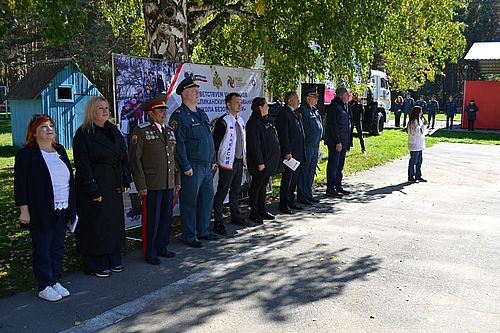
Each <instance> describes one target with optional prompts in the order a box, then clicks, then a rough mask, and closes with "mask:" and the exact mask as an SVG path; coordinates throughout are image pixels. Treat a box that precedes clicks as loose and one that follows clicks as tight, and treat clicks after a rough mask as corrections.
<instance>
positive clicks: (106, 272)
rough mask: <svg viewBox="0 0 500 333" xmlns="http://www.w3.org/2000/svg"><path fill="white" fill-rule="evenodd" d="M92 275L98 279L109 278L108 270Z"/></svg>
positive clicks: (109, 272)
mask: <svg viewBox="0 0 500 333" xmlns="http://www.w3.org/2000/svg"><path fill="white" fill-rule="evenodd" d="M93 275H95V276H97V277H100V278H107V277H110V276H111V271H110V270H109V269H104V270H102V271H100V272H95V273H93Z"/></svg>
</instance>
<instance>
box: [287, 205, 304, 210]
mask: <svg viewBox="0 0 500 333" xmlns="http://www.w3.org/2000/svg"><path fill="white" fill-rule="evenodd" d="M290 208H291V209H295V210H304V207H302V206H300V205H297V204H294V205H290Z"/></svg>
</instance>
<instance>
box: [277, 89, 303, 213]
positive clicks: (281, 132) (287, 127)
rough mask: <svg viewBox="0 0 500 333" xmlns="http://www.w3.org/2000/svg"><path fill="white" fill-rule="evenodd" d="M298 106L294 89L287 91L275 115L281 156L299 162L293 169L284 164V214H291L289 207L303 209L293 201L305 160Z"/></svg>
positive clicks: (282, 205)
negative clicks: (282, 105)
mask: <svg viewBox="0 0 500 333" xmlns="http://www.w3.org/2000/svg"><path fill="white" fill-rule="evenodd" d="M298 108H299V96H298V95H297V93H296V92H294V91H291V92H288V93H287V94H286V95H285V106H284V107H283V108H282V109H281V110H280V111H279V112H278V116H277V117H276V129H277V131H278V138H279V141H280V147H281V158H282V159H286V160H290V159H292V158H294V159H296V160H297V161H299V162H300V163H301V165H299V167H298V168H297V169H296V170H295V171H293V170H292V169H290V168H289V167H287V166H285V172H283V174H282V176H281V187H280V203H279V209H280V211H281V212H282V213H284V214H292V213H293V212H292V210H291V209H298V210H302V209H303V208H302V207H301V206H300V205H298V204H297V203H296V202H295V189H296V188H297V184H298V180H299V179H298V178H299V173H300V168H301V167H302V164H303V163H304V162H305V142H304V141H305V139H304V128H303V127H302V120H301V116H300V113H299V112H298V111H297V109H298Z"/></svg>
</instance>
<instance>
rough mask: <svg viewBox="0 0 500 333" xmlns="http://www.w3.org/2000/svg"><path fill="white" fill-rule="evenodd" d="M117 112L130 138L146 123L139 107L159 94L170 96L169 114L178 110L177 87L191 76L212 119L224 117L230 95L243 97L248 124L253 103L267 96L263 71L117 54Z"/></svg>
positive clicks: (244, 117)
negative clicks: (135, 128)
mask: <svg viewBox="0 0 500 333" xmlns="http://www.w3.org/2000/svg"><path fill="white" fill-rule="evenodd" d="M114 70H115V72H114V74H115V88H116V90H115V91H116V109H117V110H118V115H119V121H118V123H119V125H120V129H121V131H122V133H123V135H124V136H125V137H127V136H130V133H132V131H133V129H134V127H135V126H137V125H138V124H140V123H142V122H144V121H146V120H147V114H146V113H145V112H143V111H142V110H141V108H140V105H141V104H142V103H143V102H144V101H147V100H149V99H151V98H153V97H154V96H155V95H156V94H158V93H161V92H166V93H167V106H168V109H169V111H168V113H169V114H172V112H173V111H174V110H175V109H177V108H178V107H179V106H180V105H181V103H182V101H181V97H180V96H179V95H177V94H176V93H175V89H176V88H177V85H178V84H179V83H180V82H181V81H182V80H183V79H184V78H185V77H187V76H192V77H193V78H194V79H195V80H196V83H198V84H199V85H200V102H199V104H198V106H199V107H200V108H202V109H203V110H204V111H205V112H206V113H207V115H208V117H209V118H210V120H213V119H215V118H217V117H218V116H220V115H222V114H224V112H225V111H226V105H225V102H224V98H225V97H226V95H227V94H229V93H230V92H237V93H239V94H240V95H241V97H242V102H243V106H242V112H241V116H242V117H243V119H244V120H245V121H246V120H248V117H250V114H251V112H252V111H251V109H250V107H251V105H252V100H253V99H254V98H255V97H263V96H264V78H263V71H262V70H258V69H245V68H232V67H224V66H212V65H198V64H192V63H182V64H181V63H178V62H174V61H168V60H161V59H149V58H140V57H132V56H127V55H119V54H115V55H114Z"/></svg>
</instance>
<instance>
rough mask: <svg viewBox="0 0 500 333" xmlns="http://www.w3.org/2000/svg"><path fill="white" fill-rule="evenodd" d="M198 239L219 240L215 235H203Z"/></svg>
mask: <svg viewBox="0 0 500 333" xmlns="http://www.w3.org/2000/svg"><path fill="white" fill-rule="evenodd" d="M198 238H199V239H202V240H218V239H219V237H217V236H216V235H212V234H208V235H205V236H200V237H198Z"/></svg>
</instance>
